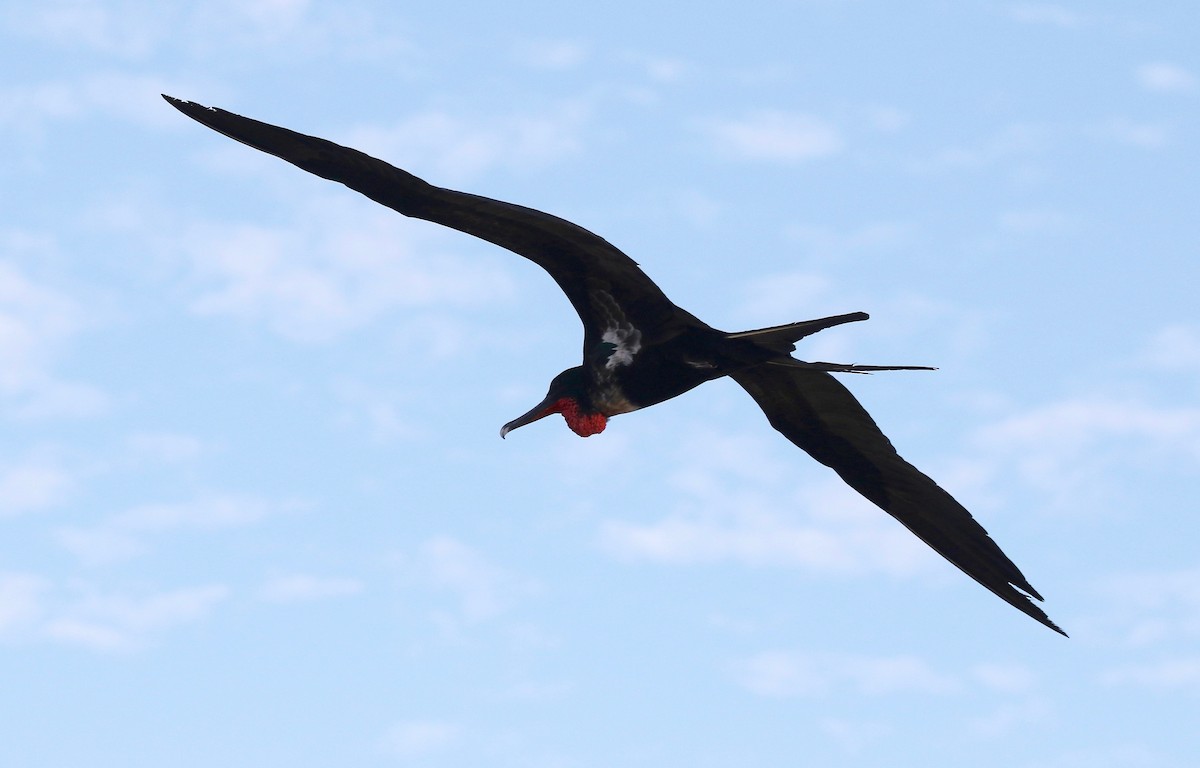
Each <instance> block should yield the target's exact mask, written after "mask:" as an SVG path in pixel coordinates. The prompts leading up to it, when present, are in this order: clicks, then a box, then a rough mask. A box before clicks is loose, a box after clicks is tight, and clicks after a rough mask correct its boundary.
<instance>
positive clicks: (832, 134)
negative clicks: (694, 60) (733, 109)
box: [704, 111, 845, 162]
mask: <svg viewBox="0 0 1200 768" xmlns="http://www.w3.org/2000/svg"><path fill="white" fill-rule="evenodd" d="M704 132H705V134H707V136H708V138H709V140H710V141H711V142H712V143H713V145H714V146H715V148H716V149H717V151H719V152H723V153H726V154H731V155H734V156H737V157H744V158H747V159H750V160H770V161H781V162H801V161H804V160H811V159H814V158H818V157H826V156H829V155H833V154H836V153H838V152H840V151H841V149H842V147H843V145H844V143H845V142H844V141H843V140H842V137H841V135H840V134H839V133H838V131H837V129H835V128H834V127H833V126H832V125H830V124H829V123H827V122H825V121H824V120H821V119H819V118H816V117H813V116H811V115H804V114H797V113H791V112H778V111H763V112H756V113H753V114H750V115H748V116H746V117H743V118H739V119H732V120H710V121H707V122H706V123H705V124H704Z"/></svg>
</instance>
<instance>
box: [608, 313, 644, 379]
mask: <svg viewBox="0 0 1200 768" xmlns="http://www.w3.org/2000/svg"><path fill="white" fill-rule="evenodd" d="M601 341H603V342H605V343H607V344H612V345H613V346H614V347H616V349H614V350H613V351H612V354H610V355H609V356H608V360H606V361H605V363H604V367H605V369H606V370H610V371H611V370H612V369H613V368H616V367H617V366H618V365H630V364H631V363H633V356H634V355H636V354H637V353H638V351H639V350H640V349H641V348H642V332H641V331H639V330H638V329H637V328H634V327H633V326H632V325H629V324H625V325H624V326H622V327H619V328H608V329H607V330H605V331H604V336H602V337H601Z"/></svg>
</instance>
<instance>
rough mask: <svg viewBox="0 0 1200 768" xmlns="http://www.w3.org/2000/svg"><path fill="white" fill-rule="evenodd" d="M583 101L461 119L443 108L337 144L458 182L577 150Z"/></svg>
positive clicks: (587, 110)
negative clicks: (416, 167)
mask: <svg viewBox="0 0 1200 768" xmlns="http://www.w3.org/2000/svg"><path fill="white" fill-rule="evenodd" d="M591 113H592V109H591V107H590V106H589V105H588V103H587V102H585V101H581V100H576V101H567V102H562V103H560V104H558V105H555V106H554V107H553V108H551V109H548V110H546V111H544V112H541V113H538V114H518V115H509V116H506V117H490V118H488V119H486V120H484V119H481V118H479V117H469V118H463V117H458V116H455V115H452V114H449V113H447V112H444V111H430V112H424V113H421V114H416V115H412V116H409V117H406V118H404V119H403V120H401V121H399V122H397V123H395V124H394V125H391V126H386V127H380V126H369V127H368V126H364V127H361V128H358V129H356V130H353V131H350V132H349V134H348V135H346V136H345V137H344V140H343V139H339V140H338V143H340V144H346V145H347V146H351V147H355V148H356V149H359V150H362V151H363V152H366V153H367V154H370V155H373V156H375V157H379V158H383V159H386V160H388V161H389V162H395V163H396V164H398V165H399V166H400V167H402V168H403V167H408V166H410V165H419V167H420V168H421V173H423V174H426V175H427V176H428V179H427V180H428V181H430V182H432V183H434V184H437V185H439V186H446V185H447V184H451V183H453V184H456V185H461V184H464V183H467V182H469V181H471V180H474V179H477V178H479V177H480V176H483V175H484V174H486V173H488V172H489V171H491V170H493V169H495V168H505V169H509V170H516V171H522V172H524V171H527V170H528V169H529V168H531V167H532V168H536V167H539V166H544V165H548V164H550V163H552V162H554V161H557V160H559V159H561V158H564V157H567V156H570V155H572V154H574V153H576V152H578V151H579V149H580V147H581V146H582V144H583V133H584V130H585V129H586V127H587V124H588V121H589V119H590V117H591Z"/></svg>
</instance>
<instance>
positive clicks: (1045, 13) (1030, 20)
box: [1008, 3, 1087, 29]
mask: <svg viewBox="0 0 1200 768" xmlns="http://www.w3.org/2000/svg"><path fill="white" fill-rule="evenodd" d="M1008 16H1009V18H1011V19H1013V20H1014V21H1018V22H1021V23H1022V24H1039V25H1045V26H1051V27H1059V28H1060V29H1075V28H1076V27H1080V26H1082V25H1083V24H1084V23H1085V22H1086V21H1087V17H1085V16H1084V15H1083V14H1080V13H1078V12H1076V11H1074V10H1071V9H1069V8H1066V7H1064V6H1061V5H1054V4H1051V3H1017V4H1015V5H1010V6H1008Z"/></svg>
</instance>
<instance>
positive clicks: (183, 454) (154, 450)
mask: <svg viewBox="0 0 1200 768" xmlns="http://www.w3.org/2000/svg"><path fill="white" fill-rule="evenodd" d="M127 442H128V446H129V449H130V453H131V455H132V457H133V459H134V460H135V461H143V460H145V461H154V462H162V463H169V464H174V463H177V462H183V461H189V460H191V459H194V458H196V457H197V456H199V455H200V453H201V452H202V451H203V448H204V445H203V443H201V442H200V440H198V439H196V438H195V437H192V436H191V435H181V434H177V433H173V432H138V433H136V434H133V435H130V436H129V438H128V441H127Z"/></svg>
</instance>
